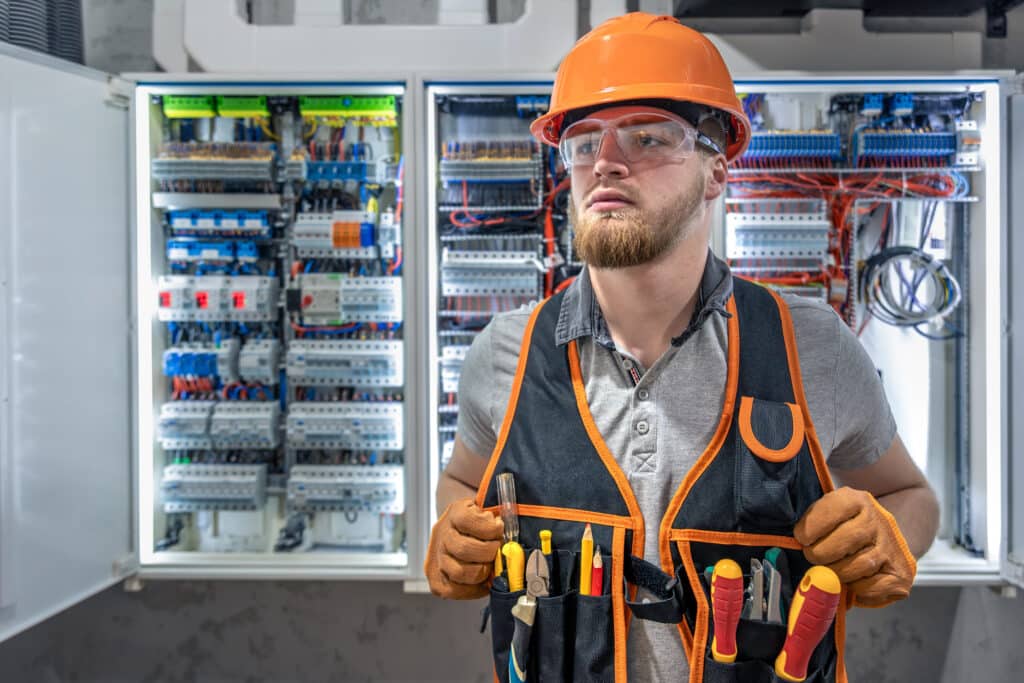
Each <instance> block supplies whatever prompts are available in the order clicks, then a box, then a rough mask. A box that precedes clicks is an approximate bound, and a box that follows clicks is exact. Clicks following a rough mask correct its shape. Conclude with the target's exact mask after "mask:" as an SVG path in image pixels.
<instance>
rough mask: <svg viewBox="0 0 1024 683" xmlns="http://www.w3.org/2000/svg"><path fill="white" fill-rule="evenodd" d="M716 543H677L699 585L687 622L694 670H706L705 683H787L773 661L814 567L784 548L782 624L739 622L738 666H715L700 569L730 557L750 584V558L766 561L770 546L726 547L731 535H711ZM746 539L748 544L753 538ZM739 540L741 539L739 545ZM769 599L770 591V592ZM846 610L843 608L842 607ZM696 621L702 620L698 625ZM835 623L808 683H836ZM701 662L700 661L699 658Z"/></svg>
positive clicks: (706, 591) (707, 600)
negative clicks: (802, 585) (803, 580)
mask: <svg viewBox="0 0 1024 683" xmlns="http://www.w3.org/2000/svg"><path fill="white" fill-rule="evenodd" d="M713 535H714V537H715V539H714V542H712V541H710V540H709V541H708V542H697V541H686V542H680V543H678V544H677V547H678V549H679V551H680V554H681V555H682V556H683V557H684V558H686V557H689V559H690V562H689V563H688V564H689V565H690V566H692V567H694V568H695V570H696V571H698V572H699V575H698V576H697V577H696V578H695V579H691V583H695V584H696V585H697V586H698V587H699V589H700V590H699V593H698V592H697V591H694V593H695V595H694V596H693V600H692V601H691V600H688V601H687V602H688V609H687V615H686V619H687V623H688V624H689V625H690V626H691V629H692V631H691V632H692V633H694V653H693V655H692V657H691V662H690V667H691V670H692V669H693V668H695V666H700V667H702V673H701V675H700V677H698V678H696V679H694V678H691V680H699V681H703V682H704V683H784V679H782V678H779V677H778V676H777V675H776V674H775V658H776V657H777V656H778V654H779V653H780V652H781V651H782V647H783V644H784V643H785V641H786V620H787V618H788V616H789V609H790V606H791V603H792V600H793V595H794V594H795V592H796V590H797V589H798V587H799V583H800V580H801V578H802V577H803V575H804V573H805V572H806V571H807V569H809V568H810V564H809V563H808V562H807V560H806V558H805V557H804V555H803V552H802V551H801V550H800V549H799V548H783V549H782V553H781V555H780V557H779V559H778V561H777V565H776V568H777V570H778V572H779V574H780V577H781V605H780V608H781V609H780V611H781V623H769V622H768V621H766V620H765V619H759V620H751V619H746V618H741V619H740V622H739V625H738V626H737V628H736V643H737V650H738V655H737V658H736V661H735V662H734V663H728V664H727V663H722V662H716V661H715V660H714V659H713V658H712V656H711V642H712V639H713V638H714V635H715V629H714V618H713V614H712V610H711V608H710V605H711V586H710V583H709V581H708V579H707V577H706V575H705V574H704V572H703V571H701V570H702V569H703V568H705V567H711V566H714V565H715V563H717V562H718V561H719V560H721V559H723V558H729V559H732V560H734V561H736V562H737V563H738V564H739V565H740V566H741V567H743V569H744V575H743V579H744V585H745V586H747V585H749V583H750V573H749V569H750V560H751V559H753V558H756V559H762V558H764V557H765V555H766V553H767V552H768V550H769V549H770V548H771V546H768V545H758V546H755V545H743V544H740V543H736V544H725V543H722V542H720V541H725V540H727V539H726V538H725V537H727V536H729V534H723V533H718V534H713ZM745 536H746V538H744V539H742V540H743V543H749V542H750V539H749V535H745ZM739 540H740V539H738V538H737V541H739ZM766 597H767V593H766ZM840 609H842V608H840ZM840 618H842V615H837V619H840ZM698 620H703V621H704V623H703V624H700V623H699V622H698ZM836 624H837V622H836V621H834V622H833V623H832V625H831V626H830V627H829V630H828V632H827V633H826V634H825V636H824V637H823V638H822V639H821V642H820V643H819V644H818V646H817V647H816V648H815V650H814V653H813V654H812V656H811V659H810V663H809V665H808V668H807V678H806V682H807V683H833V682H834V681H835V671H836V663H837V648H836V638H835V632H836ZM698 657H699V658H701V659H702V660H703V661H702V662H701V663H700V664H698V662H700V660H699V659H698Z"/></svg>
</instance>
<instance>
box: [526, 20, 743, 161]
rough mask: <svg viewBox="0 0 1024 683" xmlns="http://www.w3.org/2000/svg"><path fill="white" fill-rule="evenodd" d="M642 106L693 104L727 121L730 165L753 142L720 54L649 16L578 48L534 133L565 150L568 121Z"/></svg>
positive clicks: (608, 28) (605, 27) (608, 26)
mask: <svg viewBox="0 0 1024 683" xmlns="http://www.w3.org/2000/svg"><path fill="white" fill-rule="evenodd" d="M637 100H673V101H677V102H689V103H693V104H697V105H704V106H707V107H710V108H711V109H715V110H718V111H719V112H722V113H724V115H725V117H724V118H725V119H726V122H727V124H728V125H727V126H726V135H727V139H726V150H725V156H726V158H727V159H728V160H729V161H732V160H733V159H735V158H736V157H738V156H739V155H741V154H743V151H744V150H745V149H746V148H747V144H748V143H749V142H750V121H749V120H748V119H747V116H746V114H745V113H744V112H743V107H742V106H741V105H740V101H739V98H737V97H736V90H735V86H733V83H732V77H731V76H730V75H729V70H728V69H727V68H726V66H725V61H724V60H723V59H722V55H721V54H719V52H718V50H717V49H716V48H715V46H714V45H713V44H712V43H711V41H710V40H708V39H707V37H706V36H704V35H703V34H702V33H699V32H698V31H694V30H693V29H691V28H687V27H686V26H683V25H682V24H680V23H679V21H678V20H677V19H675V18H674V17H669V16H657V15H654V14H647V13H646V12H631V13H629V14H624V15H622V16H619V17H615V18H613V19H609V20H608V21H606V22H604V23H603V24H601V25H600V26H598V27H597V28H595V29H594V30H593V31H591V32H590V33H588V34H587V35H585V36H583V37H582V38H580V39H579V40H578V41H577V42H576V45H574V46H573V48H572V49H571V50H570V51H569V54H567V55H566V56H565V59H563V60H562V63H561V65H559V67H558V73H557V75H556V76H555V86H554V88H553V89H552V91H551V108H550V109H549V110H548V113H546V114H544V115H543V116H541V117H539V118H538V119H537V120H536V121H534V122H533V124H532V125H531V126H530V132H531V133H533V136H534V137H535V138H537V139H538V140H540V141H541V142H544V143H546V144H549V145H551V146H553V147H557V146H558V138H559V136H560V134H561V129H562V121H563V120H564V119H565V115H566V114H567V113H569V112H571V111H573V110H577V109H584V108H592V107H596V106H600V105H614V104H615V103H618V102H627V101H628V102H635V101H637Z"/></svg>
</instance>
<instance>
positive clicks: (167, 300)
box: [160, 292, 171, 308]
mask: <svg viewBox="0 0 1024 683" xmlns="http://www.w3.org/2000/svg"><path fill="white" fill-rule="evenodd" d="M170 307H171V293H170V292H160V308H170Z"/></svg>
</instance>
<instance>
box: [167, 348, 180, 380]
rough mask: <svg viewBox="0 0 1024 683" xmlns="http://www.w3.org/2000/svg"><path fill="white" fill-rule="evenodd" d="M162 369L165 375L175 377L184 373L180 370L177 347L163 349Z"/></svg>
mask: <svg viewBox="0 0 1024 683" xmlns="http://www.w3.org/2000/svg"><path fill="white" fill-rule="evenodd" d="M163 370H164V376H166V377H177V376H178V375H182V374H184V373H183V372H182V371H181V353H179V352H178V349H167V350H166V351H164V358H163Z"/></svg>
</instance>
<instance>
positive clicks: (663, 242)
mask: <svg viewBox="0 0 1024 683" xmlns="http://www.w3.org/2000/svg"><path fill="white" fill-rule="evenodd" d="M644 113H655V114H660V115H665V114H666V112H665V111H664V110H661V109H656V108H654V107H642V106H628V107H610V108H608V109H602V110H600V111H598V112H596V113H593V114H591V115H589V116H588V117H587V119H599V120H601V121H611V120H614V119H620V118H621V117H623V116H625V115H633V114H636V115H638V116H639V117H640V118H639V120H641V121H642V120H643V116H642V115H643V114H644ZM673 118H675V117H673ZM626 120H627V121H628V120H629V119H626ZM704 163H705V159H704V155H703V154H701V153H700V151H699V150H694V151H693V152H692V153H690V154H689V155H688V156H686V158H684V159H678V158H669V159H656V158H654V159H652V158H643V159H639V160H637V161H630V160H629V159H627V156H626V154H625V152H624V150H623V149H622V147H621V146H620V144H619V142H618V140H617V138H616V135H614V134H613V133H612V132H611V131H610V130H609V131H607V132H605V134H604V135H603V137H602V138H601V144H600V146H599V148H598V151H597V153H596V156H594V158H593V163H592V164H585V165H584V164H579V165H577V164H574V165H573V167H572V201H571V204H570V213H571V214H572V218H573V227H574V231H575V237H574V240H573V247H574V249H575V250H576V252H577V253H578V254H579V255H580V258H581V259H582V260H583V261H585V262H587V263H588V264H590V265H591V266H593V267H596V268H627V267H630V266H637V265H641V264H644V263H647V262H649V261H652V260H654V259H656V258H658V257H659V256H661V255H662V254H664V253H665V252H667V251H668V250H669V249H671V248H672V247H674V246H675V245H676V244H678V243H679V242H680V241H681V240H682V239H684V238H685V237H686V236H687V235H688V234H690V233H691V232H692V231H693V228H694V226H695V225H696V224H697V222H698V221H699V219H700V218H702V217H703V215H704V212H705V211H706V207H705V202H704V199H705V197H704V194H705V183H706V181H705V170H704V168H705V167H704Z"/></svg>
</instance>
